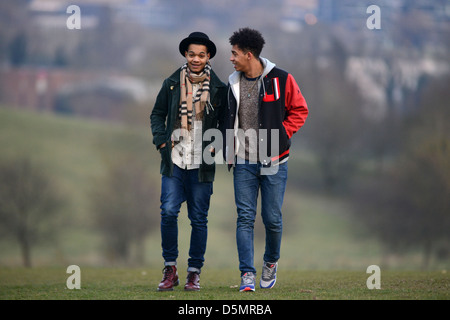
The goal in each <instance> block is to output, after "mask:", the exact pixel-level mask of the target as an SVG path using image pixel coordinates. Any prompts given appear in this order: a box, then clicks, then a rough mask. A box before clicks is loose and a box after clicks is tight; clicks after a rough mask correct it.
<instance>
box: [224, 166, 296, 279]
mask: <svg viewBox="0 0 450 320" xmlns="http://www.w3.org/2000/svg"><path fill="white" fill-rule="evenodd" d="M261 168H262V165H261V164H260V163H249V162H248V161H245V163H243V164H239V163H237V164H236V165H235V167H234V171H233V177H234V197H235V201H236V206H237V227H236V242H237V249H238V255H239V270H240V271H241V275H243V274H244V273H246V272H253V273H256V269H255V267H254V243H253V238H254V236H253V229H254V225H255V218H256V206H257V200H258V193H259V190H261V216H262V219H263V223H264V226H265V230H266V244H265V252H264V261H266V262H277V261H278V259H279V258H280V246H281V234H282V229H283V222H282V214H281V207H282V205H283V198H284V192H285V190H286V182H287V171H288V166H287V162H285V163H282V164H280V165H278V166H274V167H272V168H264V170H266V171H265V174H261ZM272 169H273V174H268V173H267V170H272Z"/></svg>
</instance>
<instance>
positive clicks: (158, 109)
mask: <svg viewBox="0 0 450 320" xmlns="http://www.w3.org/2000/svg"><path fill="white" fill-rule="evenodd" d="M180 71H181V68H180V69H178V70H177V71H175V72H174V73H173V74H172V75H171V76H170V77H169V78H167V79H165V80H164V82H163V85H162V87H161V90H160V91H159V93H158V97H157V98H156V102H155V106H154V107H153V110H152V113H151V114H150V126H151V129H152V134H153V144H154V145H155V146H156V147H158V146H159V145H161V144H163V143H164V142H165V143H166V147H164V148H161V149H159V152H160V153H161V170H160V171H161V174H163V175H166V176H171V175H172V172H173V162H172V147H171V146H172V142H171V135H172V132H173V130H174V125H175V122H176V119H177V117H178V109H179V106H180ZM226 92H227V86H226V85H225V84H224V83H223V82H222V81H220V79H219V78H218V77H217V75H216V74H215V73H214V71H212V70H211V81H210V101H211V104H212V106H213V108H214V110H209V112H208V113H207V112H205V113H204V116H203V126H202V131H203V133H204V132H205V131H206V130H208V129H211V128H218V121H219V116H220V115H221V114H222V112H223V111H224V110H225V108H226ZM210 143H211V142H210V141H203V143H202V150H204V149H205V147H206V146H208V145H209V144H210ZM214 174H215V163H213V164H206V163H205V162H204V161H203V162H202V164H201V165H200V169H199V176H198V178H199V181H200V182H211V181H214Z"/></svg>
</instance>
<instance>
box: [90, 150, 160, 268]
mask: <svg viewBox="0 0 450 320" xmlns="http://www.w3.org/2000/svg"><path fill="white" fill-rule="evenodd" d="M96 186H97V188H96V190H95V191H94V192H93V193H92V204H93V209H94V214H95V217H94V219H95V225H96V227H97V228H98V230H100V232H101V233H102V234H103V236H104V242H105V246H106V249H107V255H108V256H109V258H110V259H111V260H112V261H115V262H125V263H130V262H134V261H131V259H130V256H131V251H132V248H133V245H134V246H135V247H136V254H137V258H136V259H135V262H137V263H138V264H142V263H143V257H144V240H145V237H146V236H147V235H148V233H149V232H150V231H151V230H152V229H154V228H156V227H158V226H159V213H156V212H152V210H151V209H150V208H151V207H152V206H153V203H155V201H156V200H157V198H156V197H155V194H156V193H155V192H153V188H154V186H153V185H152V184H151V181H150V179H149V178H148V177H147V176H146V168H145V166H144V165H143V164H142V163H141V162H139V161H138V160H136V159H126V160H122V161H120V160H116V161H113V162H111V163H109V164H108V167H107V174H106V177H105V178H104V180H101V181H99V183H98V184H97V185H96Z"/></svg>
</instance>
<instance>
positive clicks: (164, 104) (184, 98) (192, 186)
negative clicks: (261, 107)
mask: <svg viewBox="0 0 450 320" xmlns="http://www.w3.org/2000/svg"><path fill="white" fill-rule="evenodd" d="M179 51H180V53H181V55H182V56H183V57H185V58H186V63H185V64H184V65H183V66H182V67H181V68H179V69H177V70H176V71H175V72H174V73H173V74H172V75H171V76H170V77H168V78H167V79H165V80H164V82H163V85H162V88H161V90H160V92H159V94H158V96H157V98H156V102H155V105H154V107H153V110H152V113H151V115H150V124H151V130H152V134H153V143H154V144H155V146H156V148H157V150H159V152H160V153H161V174H162V183H161V207H160V208H161V245H162V256H163V258H164V269H163V279H162V280H161V282H160V284H159V286H158V290H159V291H169V290H173V287H174V286H177V285H178V284H179V279H178V272H177V263H176V262H177V258H178V213H179V211H180V207H181V204H182V203H183V202H184V201H186V203H187V210H188V217H189V219H190V221H191V228H192V229H191V239H190V248H189V259H188V269H187V273H188V274H187V278H186V284H185V287H184V289H185V290H189V291H198V290H200V284H199V280H200V271H201V268H202V266H203V263H204V254H205V251H206V241H207V216H208V210H209V204H210V198H211V195H212V192H213V180H214V175H215V164H214V163H209V161H208V162H205V161H204V159H203V155H204V154H205V153H204V152H210V153H211V154H209V155H210V156H214V154H213V153H214V150H205V149H206V148H207V146H208V145H209V142H208V141H202V140H203V139H202V137H203V133H204V132H205V131H206V130H208V129H211V128H218V118H219V113H220V112H221V109H222V108H224V107H225V105H226V89H227V87H226V85H225V84H224V83H222V81H220V79H219V78H218V77H217V75H216V74H215V73H214V71H213V70H212V69H211V65H210V62H209V60H210V59H212V58H213V57H214V55H215V54H216V46H215V44H214V43H213V42H212V41H211V40H210V39H209V37H208V36H207V35H206V34H204V33H202V32H193V33H191V34H190V35H189V36H188V37H187V38H185V39H183V40H182V41H181V42H180V45H179Z"/></svg>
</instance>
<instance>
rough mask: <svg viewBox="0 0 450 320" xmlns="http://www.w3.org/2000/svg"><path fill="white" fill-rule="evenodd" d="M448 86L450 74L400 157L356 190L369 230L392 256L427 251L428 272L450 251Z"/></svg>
mask: <svg viewBox="0 0 450 320" xmlns="http://www.w3.org/2000/svg"><path fill="white" fill-rule="evenodd" d="M449 84H450V77H449V76H447V77H445V78H441V79H436V80H435V81H434V83H433V85H432V86H431V87H430V88H429V90H428V91H427V92H426V94H425V95H424V99H423V101H424V104H422V106H421V108H420V110H419V112H418V113H417V114H415V116H414V117H413V118H411V119H409V120H408V121H407V126H408V129H407V134H405V136H404V137H405V142H404V144H403V150H402V152H401V154H400V155H399V156H398V157H397V158H396V159H395V162H394V163H393V165H392V166H391V167H390V168H388V170H387V171H386V172H385V173H384V174H382V175H380V174H379V171H377V173H376V174H377V176H372V177H371V179H372V181H367V182H366V184H365V185H364V186H363V187H360V188H359V189H358V191H357V192H356V193H357V200H356V203H357V208H358V209H357V216H358V217H359V218H360V219H361V221H362V222H363V223H364V224H365V225H366V226H367V227H368V229H369V230H370V231H372V232H373V233H374V234H375V235H376V236H378V238H379V239H380V240H381V241H382V243H383V244H384V245H385V247H386V249H387V250H388V251H390V252H399V250H400V249H404V248H412V247H418V246H419V247H422V248H423V267H424V268H427V267H428V266H429V264H430V261H431V258H432V257H433V255H438V253H442V252H450V233H449V232H448V230H449V229H450V214H449V213H450V126H449V125H448V121H446V119H449V117H450V111H449V110H448V107H447V105H446V103H447V101H448V99H450V93H449V91H448V89H445V88H448V85H449ZM425 103H426V105H425ZM441 255H442V254H441ZM442 256H443V257H446V256H447V255H442ZM447 258H448V256H447Z"/></svg>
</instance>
